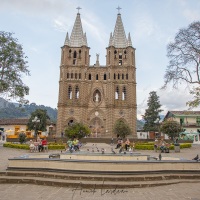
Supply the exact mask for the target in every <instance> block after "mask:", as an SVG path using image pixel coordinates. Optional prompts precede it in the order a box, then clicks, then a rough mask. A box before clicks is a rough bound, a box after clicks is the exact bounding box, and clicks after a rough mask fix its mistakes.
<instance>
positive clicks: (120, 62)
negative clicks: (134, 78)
mask: <svg viewBox="0 0 200 200" xmlns="http://www.w3.org/2000/svg"><path fill="white" fill-rule="evenodd" d="M119 65H122V53H119Z"/></svg>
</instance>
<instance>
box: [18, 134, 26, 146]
mask: <svg viewBox="0 0 200 200" xmlns="http://www.w3.org/2000/svg"><path fill="white" fill-rule="evenodd" d="M25 141H26V134H25V133H19V142H20V144H23V143H25Z"/></svg>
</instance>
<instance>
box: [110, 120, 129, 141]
mask: <svg viewBox="0 0 200 200" xmlns="http://www.w3.org/2000/svg"><path fill="white" fill-rule="evenodd" d="M113 131H114V133H115V134H116V135H119V136H120V137H121V138H125V137H126V136H127V135H130V134H131V129H130V127H129V125H128V124H126V123H125V122H124V121H123V120H118V121H116V123H115V125H114V130H113Z"/></svg>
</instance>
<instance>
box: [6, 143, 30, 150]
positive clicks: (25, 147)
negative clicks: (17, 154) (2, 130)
mask: <svg viewBox="0 0 200 200" xmlns="http://www.w3.org/2000/svg"><path fill="white" fill-rule="evenodd" d="M3 146H4V147H9V148H15V149H29V145H28V144H14V143H11V142H6V143H4V144H3Z"/></svg>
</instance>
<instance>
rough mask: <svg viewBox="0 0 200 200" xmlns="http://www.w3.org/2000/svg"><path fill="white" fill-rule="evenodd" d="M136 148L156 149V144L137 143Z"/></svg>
mask: <svg viewBox="0 0 200 200" xmlns="http://www.w3.org/2000/svg"><path fill="white" fill-rule="evenodd" d="M135 149H140V150H154V145H145V144H142V145H141V144H135Z"/></svg>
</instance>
